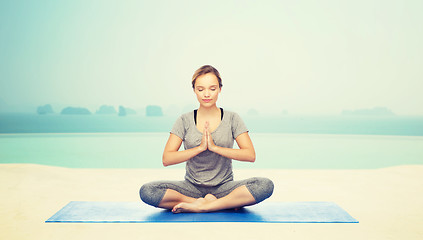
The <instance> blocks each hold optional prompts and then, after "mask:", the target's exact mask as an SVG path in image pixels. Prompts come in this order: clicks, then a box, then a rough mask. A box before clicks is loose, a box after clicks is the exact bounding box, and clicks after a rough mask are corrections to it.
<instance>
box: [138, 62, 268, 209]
mask: <svg viewBox="0 0 423 240" xmlns="http://www.w3.org/2000/svg"><path fill="white" fill-rule="evenodd" d="M192 87H193V89H194V92H195V94H196V95H197V100H198V102H199V103H200V107H199V108H198V110H194V111H191V112H188V113H185V114H183V115H181V116H180V117H179V118H178V119H177V120H176V122H175V124H174V125H173V128H172V130H171V132H170V136H169V139H168V141H167V143H166V146H165V149H164V152H163V165H164V166H169V165H174V164H178V163H183V162H186V174H185V180H184V181H157V182H151V183H147V184H145V185H143V186H142V187H141V189H140V197H141V199H142V201H144V202H145V203H147V204H149V205H152V206H155V207H160V208H165V209H172V212H174V213H180V212H212V211H218V210H223V209H230V208H239V207H243V206H249V205H253V204H256V203H259V202H261V201H263V200H264V199H266V198H268V197H270V196H271V195H272V193H273V182H272V181H271V180H269V179H267V178H250V179H246V180H242V181H234V180H233V172H232V159H233V160H238V161H245V162H254V161H255V158H256V155H255V151H254V147H253V144H252V142H251V139H250V137H249V135H248V129H247V127H246V126H245V125H244V122H243V121H242V119H241V118H240V117H239V115H238V114H236V113H234V112H230V111H226V110H225V111H224V110H223V109H222V108H220V109H219V108H218V107H217V106H216V101H217V99H218V96H219V93H220V92H221V90H222V79H221V78H220V74H219V72H218V71H217V70H216V69H215V68H213V67H212V66H210V65H205V66H202V67H201V68H199V69H198V70H197V71H196V72H195V73H194V76H193V77H192ZM234 139H235V140H236V142H237V144H238V146H239V149H233V144H234ZM182 142H184V148H185V150H183V151H178V150H179V147H180V146H181V144H182Z"/></svg>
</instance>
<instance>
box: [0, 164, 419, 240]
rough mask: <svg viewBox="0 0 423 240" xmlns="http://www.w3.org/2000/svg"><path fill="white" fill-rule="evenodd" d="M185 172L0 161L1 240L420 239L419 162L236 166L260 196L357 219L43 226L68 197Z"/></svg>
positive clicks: (93, 197)
mask: <svg viewBox="0 0 423 240" xmlns="http://www.w3.org/2000/svg"><path fill="white" fill-rule="evenodd" d="M183 175H184V170H183V169H166V168H163V169H70V168H62V167H52V166H43V165H34V164H0V191H1V200H0V216H1V217H0V239H8V240H11V239H62V240H66V239H243V240H244V239H255V240H256V239H372V240H374V239H423V227H422V226H423V165H412V166H397V167H389V168H383V169H372V170H283V169H282V170H281V169H275V170H271V169H269V170H256V169H255V170H247V169H240V170H235V178H236V179H243V178H248V177H252V176H266V177H269V178H271V179H272V180H273V181H274V183H275V191H274V193H273V196H272V197H271V198H269V199H267V200H266V201H332V202H335V203H337V204H338V205H339V206H341V207H342V208H344V209H345V210H346V211H347V212H348V213H349V214H350V215H351V216H353V217H354V218H356V219H357V220H359V221H360V223H358V224H357V223H317V224H316V223H314V224H312V223H85V224H84V223H44V221H45V220H46V219H48V218H49V217H51V216H52V215H53V214H54V213H56V212H57V211H58V210H59V209H61V208H62V207H63V206H65V205H66V204H67V203H68V202H69V201H140V200H139V197H138V190H139V187H140V186H141V185H142V184H143V183H145V182H148V181H153V180H160V179H169V180H180V179H182V178H183Z"/></svg>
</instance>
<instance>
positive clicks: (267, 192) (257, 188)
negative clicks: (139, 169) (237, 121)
mask: <svg viewBox="0 0 423 240" xmlns="http://www.w3.org/2000/svg"><path fill="white" fill-rule="evenodd" d="M243 185H245V186H246V187H247V189H248V190H249V191H250V193H251V195H253V197H254V199H255V200H256V203H259V202H261V201H263V200H265V199H266V198H269V197H270V196H271V195H272V193H273V187H274V185H273V182H272V181H271V180H270V179H268V178H259V177H254V178H249V179H246V180H241V181H229V182H226V183H223V184H220V185H217V186H214V187H204V186H198V185H195V184H192V183H191V182H189V181H187V180H184V181H156V182H150V183H146V184H144V185H143V186H142V187H141V189H140V197H141V200H142V201H143V202H145V203H147V204H149V205H151V206H154V207H158V206H159V203H160V202H161V201H162V199H163V196H164V195H165V193H166V190H167V189H172V190H175V191H177V192H179V193H181V194H183V195H185V196H187V197H192V198H201V197H204V196H206V195H207V194H209V193H210V194H213V195H214V196H215V197H217V198H221V197H224V196H226V195H228V194H229V193H231V192H232V191H233V190H235V189H236V188H237V187H240V186H243Z"/></svg>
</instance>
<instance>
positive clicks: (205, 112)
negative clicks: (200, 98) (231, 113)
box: [197, 105, 220, 116]
mask: <svg viewBox="0 0 423 240" xmlns="http://www.w3.org/2000/svg"><path fill="white" fill-rule="evenodd" d="M197 113H198V114H201V115H202V116H212V115H215V114H217V113H220V109H219V108H218V107H217V106H216V105H214V106H210V107H203V106H200V107H199V108H198V111H197Z"/></svg>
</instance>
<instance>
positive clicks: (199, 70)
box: [192, 65, 223, 88]
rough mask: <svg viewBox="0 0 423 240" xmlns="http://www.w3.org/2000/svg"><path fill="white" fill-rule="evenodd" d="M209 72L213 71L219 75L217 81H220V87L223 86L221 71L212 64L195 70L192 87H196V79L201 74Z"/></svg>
mask: <svg viewBox="0 0 423 240" xmlns="http://www.w3.org/2000/svg"><path fill="white" fill-rule="evenodd" d="M207 73H213V74H214V75H215V76H216V77H217V81H218V82H219V88H221V87H222V86H223V84H222V79H221V78H220V74H219V72H218V71H217V70H216V68H214V67H212V66H210V65H204V66H202V67H200V68H199V69H197V71H195V73H194V75H193V76H192V88H195V81H196V80H197V78H198V77H199V76H202V75H205V74H207Z"/></svg>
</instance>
